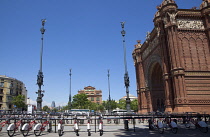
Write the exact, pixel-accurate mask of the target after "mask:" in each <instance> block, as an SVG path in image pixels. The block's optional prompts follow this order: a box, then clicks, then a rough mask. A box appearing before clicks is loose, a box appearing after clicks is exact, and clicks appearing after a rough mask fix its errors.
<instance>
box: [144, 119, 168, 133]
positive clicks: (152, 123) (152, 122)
mask: <svg viewBox="0 0 210 137" xmlns="http://www.w3.org/2000/svg"><path fill="white" fill-rule="evenodd" d="M148 123H149V129H151V130H154V129H158V132H159V133H160V134H163V133H164V126H163V123H162V122H161V121H160V120H157V121H156V120H155V119H154V118H152V119H149V120H148Z"/></svg>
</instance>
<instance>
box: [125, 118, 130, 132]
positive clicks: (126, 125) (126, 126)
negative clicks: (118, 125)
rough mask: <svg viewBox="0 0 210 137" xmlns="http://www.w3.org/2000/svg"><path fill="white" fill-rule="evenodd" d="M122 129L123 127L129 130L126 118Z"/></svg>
mask: <svg viewBox="0 0 210 137" xmlns="http://www.w3.org/2000/svg"><path fill="white" fill-rule="evenodd" d="M124 129H125V130H129V127H128V120H124Z"/></svg>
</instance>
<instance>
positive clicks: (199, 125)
mask: <svg viewBox="0 0 210 137" xmlns="http://www.w3.org/2000/svg"><path fill="white" fill-rule="evenodd" d="M191 125H194V126H195V128H196V129H199V130H200V131H201V132H203V133H207V132H208V125H207V124H206V122H204V121H202V119H201V118H198V119H193V118H187V119H186V122H185V127H186V128H190V127H191Z"/></svg>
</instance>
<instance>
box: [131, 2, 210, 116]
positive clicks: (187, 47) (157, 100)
mask: <svg viewBox="0 0 210 137" xmlns="http://www.w3.org/2000/svg"><path fill="white" fill-rule="evenodd" d="M157 9H158V11H157V12H156V14H155V17H154V29H153V30H152V32H151V33H148V34H147V39H146V41H145V42H144V43H143V44H141V43H140V41H138V44H136V45H135V49H134V51H133V59H134V64H135V69H136V81H137V89H138V90H137V91H138V101H139V102H138V103H139V112H141V113H146V112H151V111H170V112H199V113H204V112H205V113H210V31H209V29H210V1H209V0H204V1H203V2H202V3H201V6H200V9H196V8H192V9H178V6H177V4H176V3H175V1H174V0H164V1H163V2H162V4H161V5H160V6H158V7H157Z"/></svg>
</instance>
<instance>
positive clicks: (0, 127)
mask: <svg viewBox="0 0 210 137" xmlns="http://www.w3.org/2000/svg"><path fill="white" fill-rule="evenodd" d="M9 124H10V123H9V120H8V119H6V120H5V121H4V122H1V123H0V132H1V130H2V128H3V127H4V126H5V125H9Z"/></svg>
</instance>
